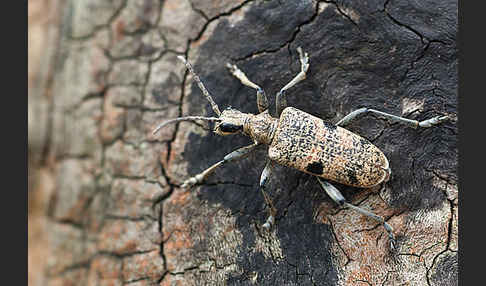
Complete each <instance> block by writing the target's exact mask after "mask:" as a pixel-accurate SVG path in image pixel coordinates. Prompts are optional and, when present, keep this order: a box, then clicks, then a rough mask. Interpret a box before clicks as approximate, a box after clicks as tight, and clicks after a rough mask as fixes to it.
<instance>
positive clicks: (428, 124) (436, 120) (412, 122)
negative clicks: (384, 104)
mask: <svg viewBox="0 0 486 286" xmlns="http://www.w3.org/2000/svg"><path fill="white" fill-rule="evenodd" d="M366 113H374V114H376V115H380V116H382V117H385V118H386V119H389V120H391V121H394V122H399V123H403V124H406V125H408V126H410V127H412V128H417V127H423V128H427V127H431V126H434V125H436V124H439V123H441V122H443V121H445V120H447V119H448V118H449V117H448V116H436V117H432V118H430V119H427V120H423V121H417V120H412V119H408V118H404V117H400V116H396V115H393V114H389V113H385V112H382V111H379V110H375V109H370V108H366V107H364V108H360V109H357V110H355V111H353V112H351V113H349V114H348V115H346V116H344V117H343V118H342V119H341V120H339V121H338V123H336V125H338V126H346V125H348V124H349V123H350V122H351V121H352V120H354V119H356V118H358V117H359V116H361V115H363V114H366Z"/></svg>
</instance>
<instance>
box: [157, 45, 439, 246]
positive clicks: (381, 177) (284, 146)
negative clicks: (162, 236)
mask: <svg viewBox="0 0 486 286" xmlns="http://www.w3.org/2000/svg"><path fill="white" fill-rule="evenodd" d="M297 51H298V53H299V56H300V64H301V71H300V72H299V73H298V74H297V76H295V77H294V78H293V79H292V80H291V81H290V82H289V83H288V84H287V85H285V86H284V87H283V88H282V89H281V90H280V91H279V92H278V93H277V96H276V114H277V116H278V118H274V117H272V116H271V115H270V114H269V112H268V107H269V104H268V100H267V97H266V95H265V92H264V91H263V89H262V88H261V87H259V86H258V85H256V84H255V83H253V82H251V81H250V80H249V79H248V78H247V77H246V75H245V74H244V73H243V72H242V71H241V70H240V69H238V67H237V66H236V65H231V64H227V67H228V68H229V70H230V72H231V73H232V74H233V75H234V76H235V77H236V78H238V79H239V80H240V81H241V83H242V84H244V85H246V86H249V87H251V88H253V89H255V90H256V93H257V106H258V111H259V113H258V114H257V115H255V114H248V113H243V112H240V111H238V110H236V109H232V108H228V109H226V110H224V111H223V112H221V111H220V110H219V107H218V105H217V104H216V103H215V102H214V100H213V99H212V97H211V95H210V94H209V92H208V91H207V90H206V88H205V87H204V85H203V83H202V82H201V80H200V79H199V77H198V76H197V74H196V73H195V72H194V70H193V68H192V66H191V64H190V63H189V62H187V61H186V60H185V59H184V58H183V57H181V56H180V57H179V59H180V60H182V61H183V62H184V63H185V65H186V67H187V68H188V69H189V71H190V72H191V74H192V75H193V77H194V80H195V81H196V83H197V84H198V86H199V88H200V89H201V91H202V92H203V95H204V96H205V97H206V99H207V100H208V101H209V103H210V104H211V107H212V109H213V110H214V112H215V113H216V114H217V115H218V117H203V116H187V117H179V118H175V119H172V120H169V121H166V122H164V123H162V124H160V125H159V126H157V128H156V129H155V130H154V131H153V134H155V133H157V131H158V130H159V129H160V128H162V127H163V126H164V125H166V124H168V123H171V122H178V121H185V120H189V121H194V120H207V121H216V122H217V123H216V126H215V129H214V132H215V133H217V134H219V135H229V134H235V133H238V132H242V133H243V134H245V135H247V136H249V137H250V138H252V139H253V141H254V143H253V144H251V145H248V146H245V147H242V148H239V149H237V150H235V151H233V152H231V153H229V154H228V155H226V156H225V157H224V158H223V160H221V161H219V162H217V163H216V164H214V165H212V166H211V167H209V168H208V169H206V170H204V171H203V172H202V173H200V174H197V175H196V176H194V177H192V178H189V179H188V180H186V181H185V182H184V183H183V184H182V187H183V188H187V187H191V186H193V185H195V184H197V183H201V182H202V181H204V179H205V178H206V177H208V175H210V174H211V173H212V172H213V171H214V170H215V169H216V168H217V167H219V166H221V165H223V164H224V163H227V162H231V161H235V160H238V159H241V158H243V157H244V156H246V155H248V154H249V153H250V152H252V151H253V150H255V148H256V147H257V146H259V145H261V144H266V145H268V157H269V160H268V161H267V163H266V165H265V168H264V169H263V172H262V175H261V178H260V190H261V191H262V193H263V197H264V199H265V202H266V203H267V205H268V206H269V213H270V214H269V216H268V219H267V221H266V222H265V223H264V224H263V227H264V228H266V229H268V228H270V227H271V226H272V224H273V223H274V220H275V215H276V209H275V207H274V206H273V204H272V201H271V200H270V198H269V196H268V195H267V194H266V193H265V183H266V182H267V179H268V178H269V176H270V174H271V171H272V165H273V164H274V163H277V164H280V165H284V166H287V167H291V168H295V169H297V170H300V171H302V172H305V173H308V174H311V175H314V176H316V178H317V180H318V181H319V183H320V185H321V186H322V188H323V189H324V190H325V191H326V193H327V194H328V195H329V196H330V197H331V198H332V199H333V200H334V201H335V202H336V203H337V204H339V205H341V206H346V207H349V208H351V209H354V210H356V211H358V212H360V213H361V214H364V215H366V216H368V217H370V218H373V219H375V220H377V221H378V222H380V223H381V224H383V226H384V228H385V230H386V231H387V232H388V236H389V238H390V245H391V247H392V248H394V243H395V238H394V235H393V228H392V227H391V226H390V225H389V224H388V223H387V222H386V221H385V220H384V219H383V218H382V217H380V216H378V215H375V214H373V213H371V212H369V211H367V210H364V209H362V208H359V207H357V206H354V205H352V204H350V203H348V202H346V200H345V199H344V197H343V195H342V194H341V193H340V192H339V190H338V189H337V188H336V187H334V186H333V185H332V184H331V183H329V182H328V180H330V181H334V182H338V183H341V184H344V185H348V186H354V187H360V188H370V187H373V186H376V185H378V184H381V183H384V182H386V181H387V180H388V179H389V177H390V174H391V170H390V166H389V163H388V160H387V158H386V157H385V155H384V154H383V152H381V151H380V149H378V148H377V147H376V146H374V145H373V144H372V143H370V142H369V141H368V140H366V139H364V138H362V137H360V136H359V135H356V134H354V133H352V132H350V131H348V130H346V129H344V128H343V126H346V125H347V124H348V123H350V122H351V121H352V120H353V119H355V118H357V117H358V116H359V115H363V114H365V113H374V114H376V115H379V116H383V117H385V118H387V119H389V120H392V121H395V122H401V123H405V124H407V125H409V126H411V127H413V128H417V127H430V126H433V125H435V124H438V123H440V122H442V121H444V120H446V119H447V118H448V117H447V116H436V117H433V118H431V119H428V120H424V121H421V122H419V121H416V120H410V119H406V118H403V117H398V116H395V115H391V114H388V113H384V112H381V111H377V110H374V109H368V108H361V109H358V110H355V111H353V112H351V113H350V114H348V115H347V116H345V117H344V118H342V119H341V120H340V121H339V122H337V123H336V124H331V123H327V122H324V121H323V120H322V119H320V118H318V117H315V116H312V115H310V114H308V113H305V112H303V111H300V110H298V109H296V108H293V107H287V103H286V100H285V91H286V90H288V89H289V88H291V87H292V86H294V85H295V84H297V83H298V82H300V81H302V80H303V79H305V77H306V72H307V70H308V68H309V57H308V55H307V53H303V52H302V49H301V48H300V47H299V48H297Z"/></svg>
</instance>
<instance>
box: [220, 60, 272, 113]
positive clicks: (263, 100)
mask: <svg viewBox="0 0 486 286" xmlns="http://www.w3.org/2000/svg"><path fill="white" fill-rule="evenodd" d="M226 67H227V68H228V69H229V70H230V72H231V74H232V75H234V76H235V77H236V78H237V79H239V80H240V81H241V83H242V84H244V85H246V86H249V87H251V88H253V89H256V91H257V107H258V111H259V112H260V113H262V112H263V111H265V110H267V109H268V99H267V95H266V94H265V91H264V90H263V89H262V88H261V87H259V86H258V85H257V84H255V83H253V82H252V81H250V80H249V79H248V77H246V75H245V73H244V72H242V71H241V70H240V69H239V68H238V67H237V66H236V65H232V64H230V63H227V64H226Z"/></svg>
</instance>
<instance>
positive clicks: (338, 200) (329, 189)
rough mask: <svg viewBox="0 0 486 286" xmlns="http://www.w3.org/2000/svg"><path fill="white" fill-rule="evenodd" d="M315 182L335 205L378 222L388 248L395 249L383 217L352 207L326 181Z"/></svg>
mask: <svg viewBox="0 0 486 286" xmlns="http://www.w3.org/2000/svg"><path fill="white" fill-rule="evenodd" d="M317 180H318V181H319V184H320V185H321V187H322V188H323V189H324V191H326V193H327V194H328V195H329V196H330V197H331V199H332V200H333V201H335V202H336V203H337V204H339V205H341V206H345V207H348V208H350V209H353V210H355V211H357V212H359V213H361V214H363V215H365V216H367V217H370V218H372V219H374V220H376V221H378V222H379V223H381V224H383V227H384V228H385V230H386V231H387V233H388V238H389V239H390V248H391V249H395V242H396V241H395V236H394V235H393V228H392V227H391V226H390V225H389V224H388V223H387V222H386V221H385V219H383V217H381V216H378V215H376V214H374V213H372V212H370V211H367V210H365V209H362V208H360V207H357V206H355V205H352V204H350V203H348V202H346V199H345V198H344V196H343V195H342V194H341V192H340V191H339V190H338V189H336V187H334V186H333V185H332V184H331V183H329V182H327V181H326V180H323V179H321V178H319V177H317Z"/></svg>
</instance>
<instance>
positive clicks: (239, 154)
mask: <svg viewBox="0 0 486 286" xmlns="http://www.w3.org/2000/svg"><path fill="white" fill-rule="evenodd" d="M258 145H259V143H256V142H255V143H253V144H252V145H248V146H245V147H241V148H239V149H236V150H235V151H233V152H231V153H229V154H228V155H226V156H224V158H223V160H221V161H219V162H217V163H215V164H214V165H212V166H211V167H209V168H207V169H206V170H204V171H202V172H201V173H199V174H197V175H196V176H194V177H191V178H189V179H187V180H185V181H184V183H182V185H181V187H182V188H190V187H192V186H194V185H196V184H200V183H202V182H203V181H204V180H205V179H206V178H207V177H208V176H209V175H210V174H212V173H213V172H214V170H216V168H218V167H219V166H221V165H223V164H225V163H228V162H232V161H236V160H239V159H241V158H243V157H245V156H246V155H248V154H250V153H251V152H252V151H254V150H255V148H256V147H257V146H258Z"/></svg>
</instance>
